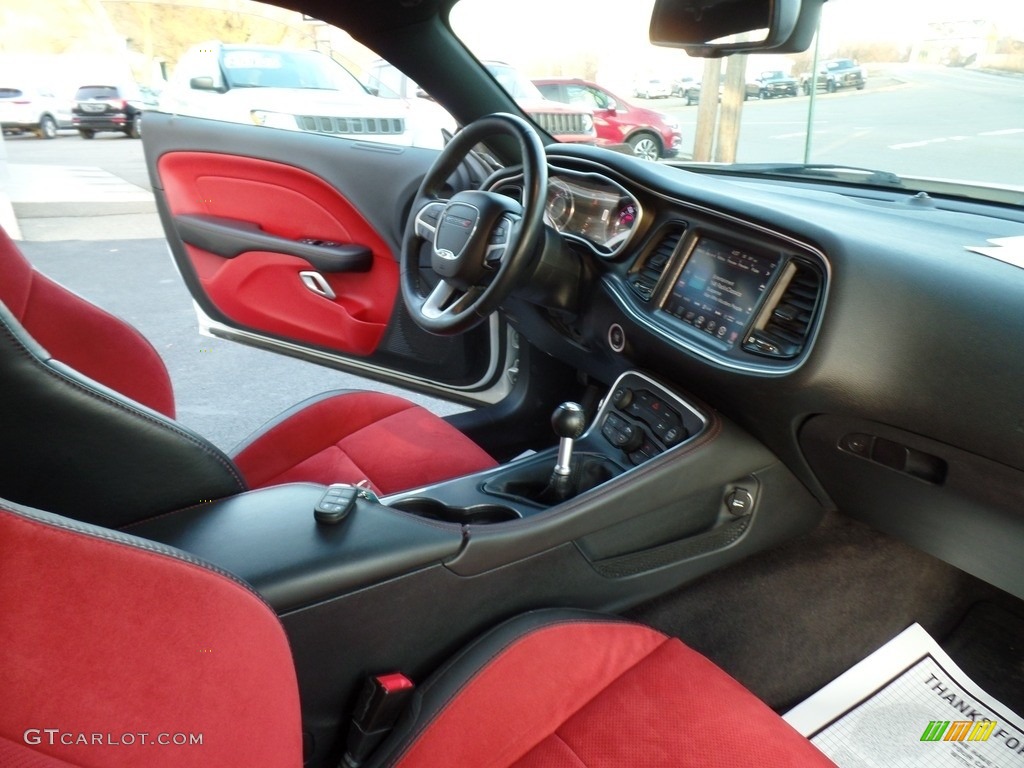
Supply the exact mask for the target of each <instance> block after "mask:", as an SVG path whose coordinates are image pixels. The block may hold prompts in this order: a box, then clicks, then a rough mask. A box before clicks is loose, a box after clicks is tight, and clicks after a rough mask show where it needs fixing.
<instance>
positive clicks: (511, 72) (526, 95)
mask: <svg viewBox="0 0 1024 768" xmlns="http://www.w3.org/2000/svg"><path fill="white" fill-rule="evenodd" d="M484 66H486V67H487V71H488V72H490V73H491V74H492V75H494V79H495V80H497V81H498V84H499V85H500V86H501V87H502V88H504V89H505V90H506V91H507V92H508V95H509V96H511V97H512V98H513V99H515V100H516V101H543V100H544V95H543V94H542V93H541V92H540V90H539V89H538V88H537V86H535V85H534V84H533V82H531V81H530V80H529V79H528V78H526V77H525V76H524V75H522V74H520V73H519V72H518V71H517V70H515V69H513V68H512V67H510V66H508V65H507V64H495V63H493V62H488V63H486V64H484Z"/></svg>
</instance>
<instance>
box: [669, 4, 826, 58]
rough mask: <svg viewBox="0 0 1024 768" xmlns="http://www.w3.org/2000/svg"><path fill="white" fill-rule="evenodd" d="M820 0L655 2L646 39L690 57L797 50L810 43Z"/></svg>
mask: <svg viewBox="0 0 1024 768" xmlns="http://www.w3.org/2000/svg"><path fill="white" fill-rule="evenodd" d="M823 2H825V0H655V4H654V10H653V11H652V13H651V28H650V38H651V42H652V43H654V44H655V45H662V46H667V47H670V48H683V49H685V50H686V52H687V53H689V54H690V55H691V56H697V57H702V58H718V57H721V56H729V55H731V54H733V53H754V52H763V51H773V52H776V53H796V52H798V51H803V50H806V49H807V47H808V46H809V45H810V44H811V40H812V39H813V37H814V32H815V30H816V29H817V27H818V19H819V18H820V16H821V5H822V3H823Z"/></svg>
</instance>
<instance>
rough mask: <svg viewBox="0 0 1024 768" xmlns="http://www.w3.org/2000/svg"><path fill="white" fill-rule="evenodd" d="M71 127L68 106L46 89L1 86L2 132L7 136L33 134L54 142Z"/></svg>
mask: <svg viewBox="0 0 1024 768" xmlns="http://www.w3.org/2000/svg"><path fill="white" fill-rule="evenodd" d="M70 125H71V114H70V110H69V106H68V105H66V104H63V103H62V102H61V100H60V99H59V98H58V97H57V96H56V95H55V93H54V92H53V90H51V89H50V88H48V87H45V86H38V85H28V84H18V85H14V84H10V85H2V86H0V128H2V129H3V132H4V133H10V134H16V133H34V134H36V136H38V137H39V138H41V139H52V138H54V137H55V136H56V135H57V131H58V130H59V129H61V128H68V127H70Z"/></svg>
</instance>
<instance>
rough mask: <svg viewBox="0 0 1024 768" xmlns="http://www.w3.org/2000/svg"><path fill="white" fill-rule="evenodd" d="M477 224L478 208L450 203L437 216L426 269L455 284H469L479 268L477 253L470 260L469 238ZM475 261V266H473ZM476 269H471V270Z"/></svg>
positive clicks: (478, 221)
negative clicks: (429, 268)
mask: <svg viewBox="0 0 1024 768" xmlns="http://www.w3.org/2000/svg"><path fill="white" fill-rule="evenodd" d="M479 225H480V209H479V208H477V207H476V206H475V205H470V204H469V203H464V202H459V201H452V202H450V203H449V204H448V206H447V207H446V208H445V209H444V211H443V212H442V213H441V215H440V217H438V222H437V234H436V235H435V236H434V248H433V252H432V253H431V257H430V266H431V268H432V269H433V270H434V272H436V273H437V274H438V275H440V276H441V277H443V278H445V279H446V280H451V281H455V282H464V281H465V282H470V283H471V282H472V281H473V280H474V279H475V278H476V277H478V272H479V270H480V269H481V268H482V264H481V262H482V259H480V258H479V254H476V255H477V256H478V258H476V259H474V258H473V256H474V253H473V251H474V250H477V249H473V248H472V247H471V245H472V241H473V235H474V234H475V233H476V231H477V228H478V227H479ZM474 262H476V264H474ZM474 266H475V267H476V269H474V268H473V267H474Z"/></svg>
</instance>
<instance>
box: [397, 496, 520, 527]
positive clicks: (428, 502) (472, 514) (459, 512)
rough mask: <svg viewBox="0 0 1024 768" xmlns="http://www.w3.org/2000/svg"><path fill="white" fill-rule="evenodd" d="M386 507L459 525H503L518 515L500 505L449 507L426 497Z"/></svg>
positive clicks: (402, 501) (510, 508)
mask: <svg viewBox="0 0 1024 768" xmlns="http://www.w3.org/2000/svg"><path fill="white" fill-rule="evenodd" d="M388 506H390V507H391V508H392V509H397V510H400V511H402V512H407V513H408V514H410V515H416V516H417V517H425V518H428V519H430V520H440V521H441V522H445V523H458V524H460V525H466V524H474V525H480V524H482V523H504V522H507V521H509V520H518V519H519V513H518V512H516V511H515V510H514V509H512V507H506V506H504V505H502V504H474V505H472V506H469V507H450V506H448V505H447V504H445V503H443V502H440V501H438V500H437V499H430V498H427V497H420V496H415V497H412V498H409V499H398V500H397V501H393V502H391V503H390V504H389V505H388Z"/></svg>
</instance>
